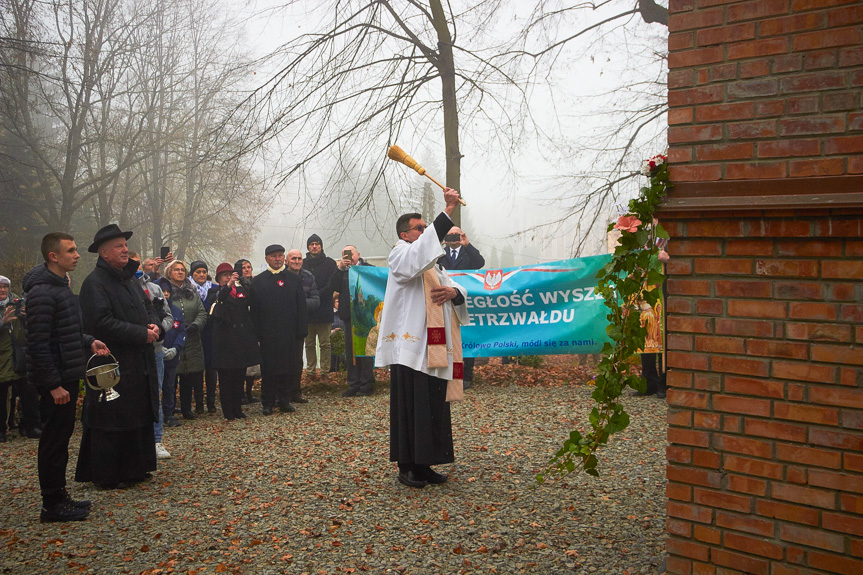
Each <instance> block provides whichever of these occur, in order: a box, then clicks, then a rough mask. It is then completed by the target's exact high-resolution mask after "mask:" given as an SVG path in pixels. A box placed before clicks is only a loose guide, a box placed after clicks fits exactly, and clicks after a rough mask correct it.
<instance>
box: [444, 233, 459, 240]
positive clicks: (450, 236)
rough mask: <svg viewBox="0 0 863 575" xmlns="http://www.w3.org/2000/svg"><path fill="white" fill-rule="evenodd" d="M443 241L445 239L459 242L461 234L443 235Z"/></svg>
mask: <svg viewBox="0 0 863 575" xmlns="http://www.w3.org/2000/svg"><path fill="white" fill-rule="evenodd" d="M443 241H445V242H460V241H461V234H447V235H446V237H444V239H443Z"/></svg>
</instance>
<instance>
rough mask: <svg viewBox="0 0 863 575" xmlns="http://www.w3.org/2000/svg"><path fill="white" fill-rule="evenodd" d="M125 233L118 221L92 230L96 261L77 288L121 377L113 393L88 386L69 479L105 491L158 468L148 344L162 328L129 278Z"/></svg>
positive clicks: (132, 265) (88, 322) (90, 328)
mask: <svg viewBox="0 0 863 575" xmlns="http://www.w3.org/2000/svg"><path fill="white" fill-rule="evenodd" d="M131 236H132V232H122V231H120V228H119V227H118V226H117V225H116V224H111V225H108V226H105V227H104V228H102V229H101V230H99V231H98V232H96V236H95V238H94V239H93V243H92V245H90V247H89V250H88V251H90V252H91V253H98V254H99V259H98V261H97V262H96V268H95V269H94V270H93V271H92V272H91V273H90V275H89V276H87V278H86V279H85V280H84V282H83V284H82V285H81V294H80V300H81V310H82V312H83V316H84V330H85V332H87V333H89V334H91V335H92V336H94V337H96V338H98V339H100V340H102V341H103V342H105V344H106V345H107V346H108V347H109V348H110V349H111V353H112V354H113V355H114V356H115V357H116V359H117V361H118V362H119V364H120V380H119V382H118V383H117V385H116V386H114V391H116V392H117V393H118V394H119V397H117V398H114V399H109V398H108V396H106V394H105V392H104V391H97V390H94V389H92V388H90V387H88V388H87V395H86V397H85V398H84V415H83V424H84V435H83V437H82V439H81V453H80V455H79V456H78V468H77V470H76V472H75V480H76V481H81V482H87V481H92V482H93V483H95V484H97V485H99V486H101V487H104V488H109V489H110V488H116V487H117V486H118V485H119V484H121V483H132V482H136V481H141V480H144V479H146V478H148V477H149V476H150V474H149V472H150V471H153V470H155V469H156V443H155V440H154V438H153V423H154V422H155V421H156V420H157V417H156V414H157V413H158V412H157V411H156V410H157V409H158V404H159V380H158V376H157V372H156V359H155V354H154V350H153V343H154V342H155V341H156V340H157V339H158V338H159V337H161V336H162V329H161V327H159V316H158V315H157V313H156V310H155V309H154V308H153V305H152V303H151V302H150V298H149V297H147V295H146V294H145V293H144V290H142V289H141V286H140V285H139V284H138V283H137V282H136V281H135V271H137V269H138V262H136V261H134V260H130V259H129V248H128V247H127V245H126V240H128V239H129V237H131Z"/></svg>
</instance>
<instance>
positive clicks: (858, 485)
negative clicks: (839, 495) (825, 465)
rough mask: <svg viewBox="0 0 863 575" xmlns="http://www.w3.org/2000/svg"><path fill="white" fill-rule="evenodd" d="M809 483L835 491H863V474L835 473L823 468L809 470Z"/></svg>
mask: <svg viewBox="0 0 863 575" xmlns="http://www.w3.org/2000/svg"><path fill="white" fill-rule="evenodd" d="M809 484H810V485H812V486H814V487H824V488H827V489H833V490H835V491H851V492H853V493H858V494H859V493H863V476H860V475H850V474H848V473H836V472H835V471H826V470H824V469H810V470H809Z"/></svg>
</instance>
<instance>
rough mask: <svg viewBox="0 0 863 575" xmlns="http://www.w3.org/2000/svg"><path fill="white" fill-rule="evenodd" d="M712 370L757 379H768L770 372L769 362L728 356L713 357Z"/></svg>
mask: <svg viewBox="0 0 863 575" xmlns="http://www.w3.org/2000/svg"><path fill="white" fill-rule="evenodd" d="M710 368H711V370H712V371H715V372H720V373H739V374H742V375H754V376H756V377H767V376H768V375H769V371H770V367H769V362H768V361H766V360H761V359H744V358H741V357H726V356H714V357H712V358H711V359H710ZM714 403H715V402H714ZM741 413H748V412H741Z"/></svg>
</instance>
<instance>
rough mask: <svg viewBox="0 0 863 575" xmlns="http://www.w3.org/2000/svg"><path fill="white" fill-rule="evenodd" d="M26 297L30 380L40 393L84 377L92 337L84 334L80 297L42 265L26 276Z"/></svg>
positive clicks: (28, 373) (28, 376) (62, 278)
mask: <svg viewBox="0 0 863 575" xmlns="http://www.w3.org/2000/svg"><path fill="white" fill-rule="evenodd" d="M24 293H25V294H26V296H27V315H26V317H27V362H28V363H27V380H28V381H29V382H30V384H31V385H33V386H35V387H36V388H37V389H38V390H40V391H41V392H47V391H50V390H52V389H55V388H57V387H59V386H60V384H61V383H64V382H70V381H76V380H78V379H81V378H83V377H84V372H85V371H86V366H87V359H88V358H89V357H90V355H91V353H90V346H91V345H92V343H93V337H91V336H89V335H87V334H85V333H84V331H83V325H84V324H83V321H82V319H81V308H80V307H79V305H78V298H76V297H75V295H74V294H73V293H72V290H71V289H69V283H68V282H67V281H66V278H65V277H60V276H58V275H57V274H55V273H53V272H52V271H50V270H49V269H48V266H46V265H45V264H40V265H38V266H36V267H35V268H33V269H32V270H30V271H29V272H27V275H25V276H24Z"/></svg>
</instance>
